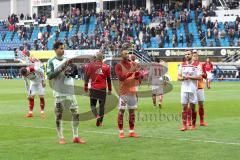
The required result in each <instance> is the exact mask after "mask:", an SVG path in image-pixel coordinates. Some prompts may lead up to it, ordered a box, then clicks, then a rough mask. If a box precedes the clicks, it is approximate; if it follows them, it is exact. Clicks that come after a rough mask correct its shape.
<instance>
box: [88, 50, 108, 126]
mask: <svg viewBox="0 0 240 160" xmlns="http://www.w3.org/2000/svg"><path fill="white" fill-rule="evenodd" d="M102 61H103V54H102V53H98V54H97V55H96V60H95V62H92V63H91V64H90V65H89V67H88V70H87V71H86V73H85V74H86V75H85V84H84V90H85V92H88V83H89V79H91V89H90V105H91V110H92V113H93V115H94V116H95V117H96V119H97V121H96V126H97V127H99V126H103V117H104V110H105V107H104V106H105V101H106V93H107V88H108V94H109V95H110V94H111V91H112V84H111V77H110V67H109V66H108V65H107V64H105V63H103V62H102ZM106 82H107V84H106ZM97 102H99V112H98V111H97V109H96V105H97Z"/></svg>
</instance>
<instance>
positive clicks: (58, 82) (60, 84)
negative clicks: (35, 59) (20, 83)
mask: <svg viewBox="0 0 240 160" xmlns="http://www.w3.org/2000/svg"><path fill="white" fill-rule="evenodd" d="M66 62H67V58H66V57H61V58H59V57H54V58H52V59H50V60H48V65H47V77H48V79H49V80H50V86H51V88H52V89H53V96H54V97H60V96H69V95H74V79H73V78H72V77H67V76H65V74H64V71H62V72H61V71H59V69H60V68H61V67H63V66H64V65H65V64H66Z"/></svg>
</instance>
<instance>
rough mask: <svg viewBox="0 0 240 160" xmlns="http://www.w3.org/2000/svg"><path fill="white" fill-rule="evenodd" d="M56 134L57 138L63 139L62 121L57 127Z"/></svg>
mask: <svg viewBox="0 0 240 160" xmlns="http://www.w3.org/2000/svg"><path fill="white" fill-rule="evenodd" d="M57 133H58V137H59V138H64V136H63V128H62V121H61V122H60V127H57Z"/></svg>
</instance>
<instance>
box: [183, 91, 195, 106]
mask: <svg viewBox="0 0 240 160" xmlns="http://www.w3.org/2000/svg"><path fill="white" fill-rule="evenodd" d="M197 101H198V99H197V92H195V93H191V92H181V104H188V103H192V104H197Z"/></svg>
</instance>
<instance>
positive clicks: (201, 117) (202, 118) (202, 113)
mask: <svg viewBox="0 0 240 160" xmlns="http://www.w3.org/2000/svg"><path fill="white" fill-rule="evenodd" d="M198 112H199V117H200V122H203V121H204V108H203V105H199V109H198Z"/></svg>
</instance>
